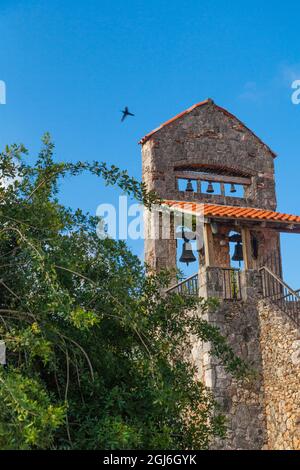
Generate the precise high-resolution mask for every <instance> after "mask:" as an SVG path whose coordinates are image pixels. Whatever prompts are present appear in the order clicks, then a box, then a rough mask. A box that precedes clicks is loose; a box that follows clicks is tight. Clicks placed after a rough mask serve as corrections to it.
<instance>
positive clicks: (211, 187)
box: [206, 182, 215, 193]
mask: <svg viewBox="0 0 300 470" xmlns="http://www.w3.org/2000/svg"><path fill="white" fill-rule="evenodd" d="M206 192H207V193H214V192H215V190H214V187H213V185H212V183H211V182H209V183H208V186H207V190H206Z"/></svg>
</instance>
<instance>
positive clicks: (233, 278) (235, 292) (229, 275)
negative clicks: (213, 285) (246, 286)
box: [219, 268, 242, 300]
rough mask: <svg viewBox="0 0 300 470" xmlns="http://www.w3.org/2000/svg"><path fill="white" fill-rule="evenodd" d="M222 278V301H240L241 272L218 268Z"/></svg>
mask: <svg viewBox="0 0 300 470" xmlns="http://www.w3.org/2000/svg"><path fill="white" fill-rule="evenodd" d="M219 269H220V272H221V276H222V291H223V292H222V295H221V297H222V298H223V299H224V300H241V299H242V292H241V272H240V270H239V269H234V268H219Z"/></svg>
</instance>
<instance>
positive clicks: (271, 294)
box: [260, 266, 300, 326]
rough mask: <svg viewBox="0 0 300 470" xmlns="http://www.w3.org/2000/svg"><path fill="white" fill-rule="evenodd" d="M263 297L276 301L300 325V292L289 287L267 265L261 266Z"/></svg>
mask: <svg viewBox="0 0 300 470" xmlns="http://www.w3.org/2000/svg"><path fill="white" fill-rule="evenodd" d="M260 273H261V278H262V290H263V297H264V298H265V299H270V300H271V301H272V302H274V303H275V304H276V305H277V306H278V307H279V308H280V309H281V310H282V311H283V312H284V313H285V314H286V315H288V317H289V318H290V319H291V320H292V321H293V322H294V323H295V324H296V325H297V326H300V294H299V291H294V290H293V289H291V287H289V286H288V285H287V284H286V283H285V282H284V281H283V280H282V279H281V278H280V277H279V276H278V275H277V274H275V273H274V272H273V271H272V270H271V269H270V268H268V267H267V266H263V267H261V268H260Z"/></svg>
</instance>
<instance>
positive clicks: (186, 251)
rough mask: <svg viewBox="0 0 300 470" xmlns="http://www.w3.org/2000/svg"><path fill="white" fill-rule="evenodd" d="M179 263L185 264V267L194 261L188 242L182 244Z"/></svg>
mask: <svg viewBox="0 0 300 470" xmlns="http://www.w3.org/2000/svg"><path fill="white" fill-rule="evenodd" d="M179 261H180V263H186V265H187V266H188V265H189V263H194V261H196V258H195V255H194V253H193V249H192V245H191V243H190V242H183V247H182V254H181V256H180V258H179Z"/></svg>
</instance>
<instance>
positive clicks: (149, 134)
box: [139, 98, 277, 158]
mask: <svg viewBox="0 0 300 470" xmlns="http://www.w3.org/2000/svg"><path fill="white" fill-rule="evenodd" d="M209 103H211V104H213V105H214V106H215V107H216V108H217V109H218V110H219V111H221V112H222V113H224V114H225V115H226V116H228V117H230V118H231V119H236V120H237V121H238V122H239V124H240V125H241V126H243V127H244V129H247V130H248V131H249V132H251V134H252V135H253V136H254V137H255V138H256V139H258V140H259V142H261V144H262V145H264V146H265V147H266V148H267V149H268V150H269V151H270V152H271V154H272V156H273V157H274V158H275V157H276V156H277V155H276V153H275V152H273V150H272V149H270V147H269V146H268V145H267V144H265V143H264V142H263V141H262V140H261V139H260V138H259V137H257V135H256V134H254V132H253V131H252V130H251V129H249V127H247V126H246V125H245V124H244V123H243V122H242V121H240V120H239V119H238V118H237V117H236V116H234V115H233V114H231V113H230V112H229V111H227V110H226V109H224V108H222V107H221V106H218V105H217V104H215V103H214V101H213V100H212V99H210V98H208V99H207V100H204V101H201V102H200V103H196V104H194V105H193V106H191V107H190V108H188V109H186V110H185V111H182V112H181V113H179V114H177V115H176V116H174V117H173V118H171V119H169V120H168V121H166V122H164V123H162V124H161V125H160V126H158V127H157V128H156V129H154V130H153V131H151V132H149V133H148V134H146V135H145V136H144V137H142V138H141V140H140V141H139V144H142V145H143V144H145V143H146V142H147V141H148V140H149V139H150V138H151V137H152V136H153V135H154V134H156V132H158V131H160V130H161V129H163V128H164V127H165V126H167V125H169V124H171V123H172V122H174V121H176V120H177V119H179V118H181V117H182V116H185V115H186V114H189V113H190V112H191V111H193V110H194V109H196V108H199V107H201V106H205V105H207V104H209Z"/></svg>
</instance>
